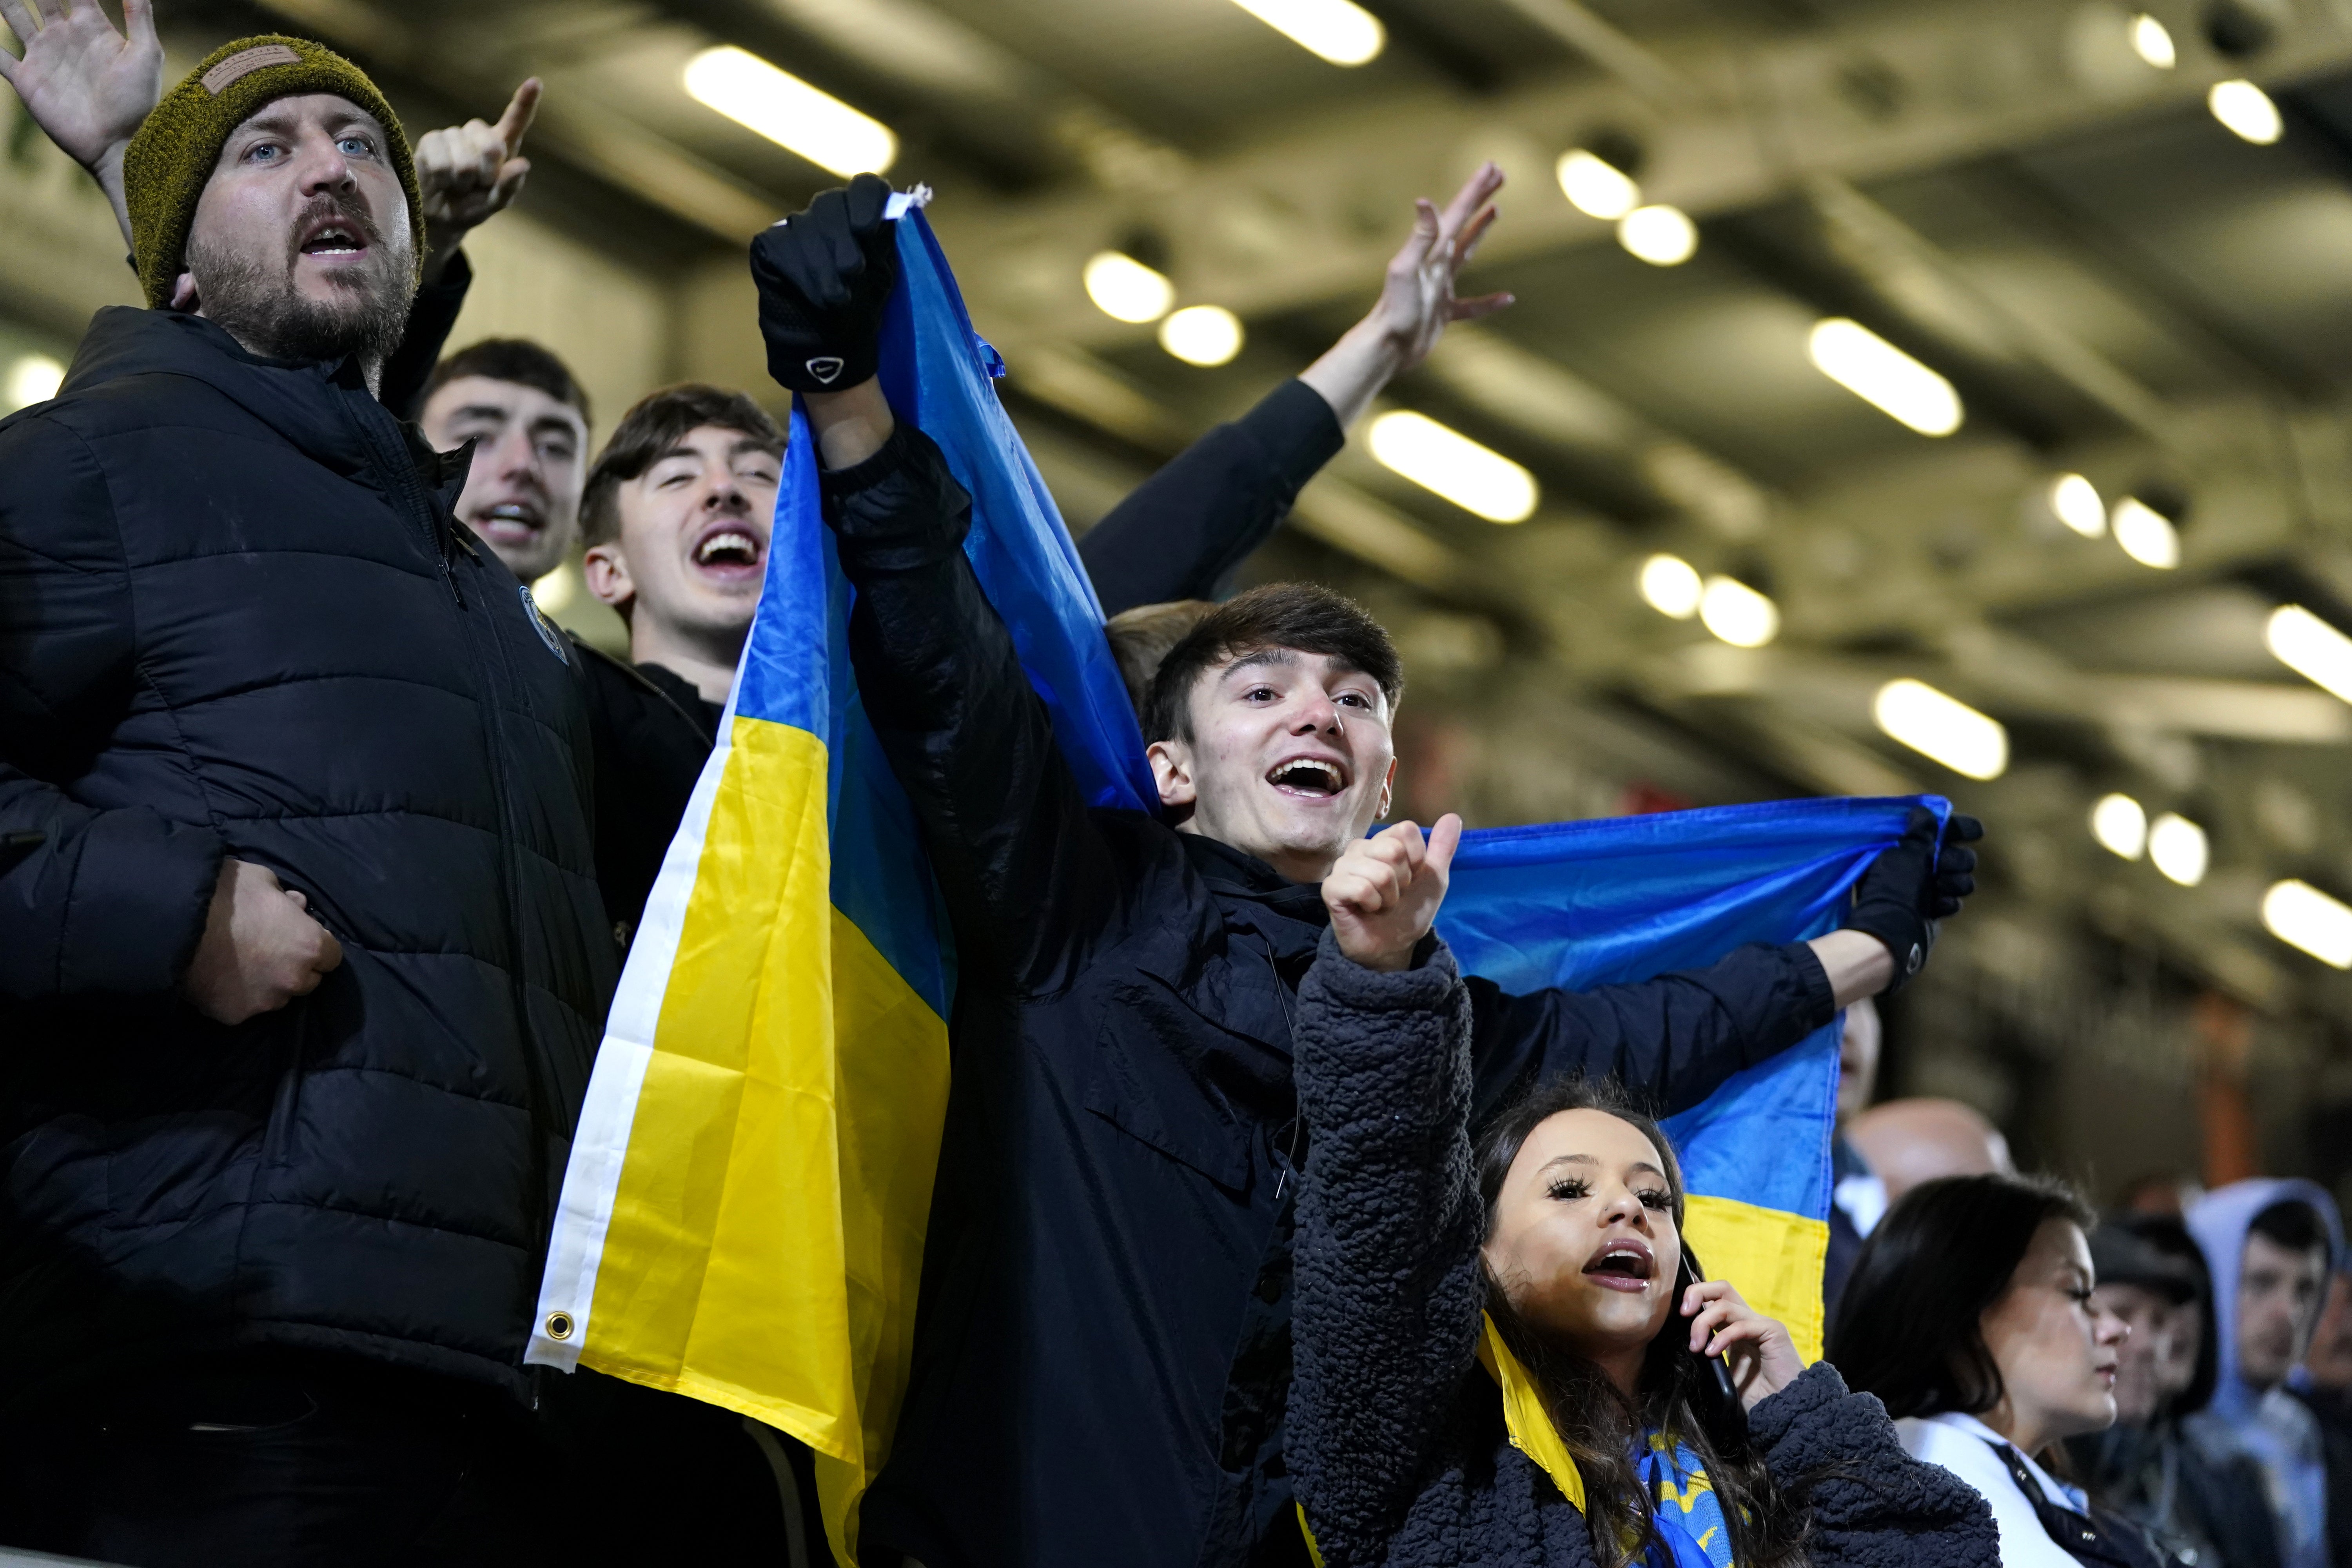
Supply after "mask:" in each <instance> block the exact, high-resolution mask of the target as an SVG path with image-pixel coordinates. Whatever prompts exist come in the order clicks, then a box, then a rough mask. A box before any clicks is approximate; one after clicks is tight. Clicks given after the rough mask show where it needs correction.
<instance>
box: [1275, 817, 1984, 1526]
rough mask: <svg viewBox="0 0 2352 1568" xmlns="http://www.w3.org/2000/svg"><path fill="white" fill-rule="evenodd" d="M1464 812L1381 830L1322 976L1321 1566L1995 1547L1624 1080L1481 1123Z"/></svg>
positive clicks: (1317, 980)
mask: <svg viewBox="0 0 2352 1568" xmlns="http://www.w3.org/2000/svg"><path fill="white" fill-rule="evenodd" d="M1460 832H1461V821H1460V819H1459V818H1457V817H1453V816H1447V817H1444V818H1442V819H1441V820H1440V821H1439V823H1438V825H1437V828H1436V830H1435V831H1434V832H1433V833H1432V834H1431V835H1430V837H1429V840H1428V843H1427V846H1426V848H1425V852H1424V854H1423V856H1422V857H1420V858H1418V860H1417V863H1416V861H1415V860H1413V859H1412V858H1408V859H1406V860H1405V861H1403V862H1402V863H1395V862H1391V861H1390V860H1388V859H1386V858H1383V855H1382V851H1383V848H1384V847H1388V846H1398V845H1402V846H1403V847H1407V848H1411V847H1419V840H1420V837H1421V830H1420V829H1419V828H1418V827H1416V826H1413V825H1412V824H1411V823H1401V824H1399V825H1398V826H1395V827H1392V828H1391V829H1389V830H1388V831H1387V832H1386V833H1383V834H1382V835H1381V837H1380V838H1378V839H1373V840H1359V841H1358V842H1357V843H1356V844H1355V845H1353V846H1351V847H1349V849H1348V851H1347V852H1346V853H1345V854H1343V855H1342V856H1341V857H1340V858H1339V864H1338V865H1337V866H1336V867H1335V868H1333V870H1332V872H1331V874H1330V875H1329V876H1328V877H1327V878H1325V879H1324V880H1323V884H1322V896H1323V900H1324V903H1325V905H1326V906H1327V907H1328V910H1329V911H1330V917H1331V923H1330V926H1329V928H1328V930H1327V931H1325V933H1324V935H1323V937H1322V939H1321V941H1320V942H1319V943H1318V948H1317V952H1316V956H1315V960H1314V963H1313V965H1312V967H1310V968H1309V969H1308V970H1307V975H1306V977H1305V979H1304V981H1303V982H1302V983H1301V984H1300V986H1299V993H1298V1020H1297V1030H1296V1034H1295V1041H1296V1049H1297V1072H1298V1090H1299V1102H1300V1106H1301V1110H1302V1111H1303V1113H1304V1115H1305V1118H1306V1123H1307V1150H1308V1153H1307V1163H1306V1169H1305V1171H1304V1173H1303V1175H1302V1178H1301V1180H1302V1184H1301V1186H1300V1189H1299V1194H1298V1240H1297V1303H1298V1304H1297V1320H1296V1329H1295V1332H1296V1336H1297V1374H1296V1376H1295V1378H1294V1380H1293V1383H1292V1386H1291V1394H1290V1425H1289V1432H1288V1443H1287V1447H1286V1456H1287V1458H1288V1460H1289V1465H1290V1469H1291V1473H1292V1475H1293V1477H1294V1478H1295V1484H1296V1486H1297V1496H1298V1501H1299V1508H1300V1515H1301V1518H1302V1520H1303V1521H1304V1522H1305V1525H1306V1528H1307V1531H1309V1533H1310V1538H1311V1540H1312V1541H1313V1542H1314V1545H1315V1548H1316V1550H1317V1552H1318V1561H1319V1562H1320V1563H1322V1564H1323V1565H1324V1568H1357V1565H1359V1564H1361V1565H1366V1568H1370V1565H1371V1564H1386V1565H1388V1568H1451V1565H1453V1564H1455V1563H1480V1564H1482V1565H1486V1568H1539V1565H1544V1568H1551V1565H1557V1568H1586V1565H1588V1564H1591V1565H1597V1568H1624V1565H1628V1564H1633V1563H1640V1564H1643V1568H1733V1565H1735V1564H1736V1565H1738V1568H1782V1565H1791V1568H1793V1565H1796V1564H1803V1563H1811V1564H1815V1565H1817V1568H1841V1565H1845V1564H1853V1565H1861V1564H1872V1565H1876V1564H1888V1565H1890V1568H1891V1565H1892V1564H1894V1563H1903V1564H1906V1568H1961V1565H1964V1564H1969V1565H1984V1568H1990V1565H1991V1564H1993V1563H1997V1562H1998V1561H1999V1560H2000V1544H1999V1538H1998V1537H1997V1536H1996V1535H1995V1533H1994V1531H1993V1528H1992V1519H1991V1515H1990V1512H1989V1511H1988V1510H1987V1509H1986V1507H1985V1504H1984V1501H1983V1500H1982V1499H1980V1498H1979V1497H1978V1496H1977V1495H1976V1494H1975V1493H1974V1492H1973V1491H1972V1490H1971V1489H1969V1487H1968V1486H1967V1484H1966V1483H1964V1482H1962V1481H1961V1480H1959V1479H1958V1478H1956V1477H1954V1476H1952V1475H1951V1474H1949V1473H1948V1472H1947V1471H1945V1470H1942V1469H1939V1468H1937V1467H1935V1466H1932V1465H1927V1464H1922V1463H1920V1462H1919V1461H1918V1460H1916V1459H1914V1458H1911V1457H1910V1456H1909V1455H1908V1454H1906V1453H1905V1452H1904V1450H1903V1445H1902V1443H1901V1442H1900V1441H1899V1440H1898V1439H1897V1437H1896V1435H1895V1427H1894V1426H1893V1424H1892V1423H1890V1422H1889V1421H1888V1420H1887V1418H1886V1413H1885V1410H1884V1409H1882V1408H1881V1407H1880V1406H1879V1404H1878V1402H1877V1401H1876V1400H1874V1399H1872V1398H1870V1397H1869V1396H1868V1395H1866V1394H1859V1395H1858V1394H1851V1393H1849V1392H1848V1391H1847V1389H1846V1387H1845V1385H1844V1384H1843V1381H1841V1379H1840V1378H1839V1376H1838V1373H1837V1369H1836V1368H1834V1367H1832V1366H1831V1365H1830V1364H1829V1363H1826V1362H1820V1363H1815V1364H1814V1365H1812V1366H1811V1367H1810V1368H1808V1367H1806V1366H1805V1365H1804V1364H1803V1363H1802V1362H1801V1359H1800V1358H1799V1356H1798V1353H1797V1351H1796V1349H1795V1347H1794V1345H1792V1344H1791V1342H1790V1338H1789V1333H1788V1331H1787V1330H1786V1329H1785V1328H1784V1327H1783V1326H1782V1325H1780V1323H1778V1322H1775V1321H1772V1320H1770V1319H1769V1318H1765V1317H1763V1316H1761V1315H1760V1314H1759V1313H1758V1312H1756V1311H1755V1310H1753V1309H1752V1308H1750V1307H1749V1306H1748V1304H1747V1303H1746V1302H1745V1301H1744V1300H1742V1299H1741V1298H1740V1295H1739V1292H1738V1290H1737V1289H1734V1288H1733V1287H1732V1286H1731V1285H1730V1284H1728V1283H1727V1282H1725V1281H1722V1280H1707V1279H1703V1278H1702V1276H1701V1271H1700V1268H1699V1265H1698V1260H1697V1259H1696V1257H1695V1256H1694V1255H1693V1254H1692V1252H1691V1251H1690V1249H1689V1247H1688V1246H1687V1244H1686V1243H1685V1242H1684V1240H1683V1239H1682V1237H1683V1223H1684V1217H1685V1216H1684V1199H1685V1193H1684V1189H1683V1182H1682V1175H1681V1171H1680V1166H1679V1163H1678V1161H1677V1159H1676V1157H1675V1149H1674V1146H1673V1144H1672V1143H1671V1142H1669V1141H1668V1140H1667V1138H1666V1137H1665V1135H1664V1132H1663V1131H1661V1130H1660V1128H1659V1126H1658V1124H1657V1123H1656V1122H1655V1121H1653V1120H1652V1119H1650V1118H1649V1117H1647V1116H1645V1115H1643V1114H1642V1113H1641V1112H1640V1111H1639V1110H1636V1109H1635V1108H1634V1105H1633V1100H1631V1099H1630V1098H1629V1097H1628V1096H1627V1095H1626V1093H1625V1092H1624V1090H1623V1089H1621V1088H1619V1087H1617V1086H1615V1085H1613V1084H1610V1083H1608V1082H1606V1081H1601V1082H1588V1081H1586V1080H1584V1079H1581V1078H1579V1077H1569V1078H1564V1079H1550V1080H1548V1081H1544V1082H1540V1083H1538V1084H1537V1085H1536V1086H1534V1087H1533V1088H1532V1089H1529V1090H1528V1091H1526V1092H1525V1093H1522V1094H1521V1095H1519V1096H1517V1098H1516V1099H1515V1100H1513V1101H1512V1102H1511V1103H1509V1104H1508V1105H1507V1106H1505V1107H1504V1108H1503V1109H1502V1110H1501V1111H1500V1112H1499V1114H1497V1115H1496V1116H1495V1117H1494V1118H1493V1119H1492V1120H1491V1121H1490V1123H1489V1125H1488V1126H1487V1127H1486V1131H1484V1132H1483V1133H1482V1134H1481V1135H1480V1136H1479V1137H1478V1138H1477V1140H1476V1142H1475V1145H1474V1142H1473V1140H1472V1136H1471V1131H1470V1119H1471V1115H1472V1103H1473V1096H1472V1089H1471V1085H1472V1079H1473V1076H1474V1075H1473V1071H1472V1067H1471V1047H1470V1037H1471V1021H1472V1006H1471V999H1470V993H1469V991H1468V989H1467V988H1466V986H1465V983H1464V981H1463V979H1462V977H1461V975H1460V973H1459V972H1458V971H1457V969H1456V967H1455V965H1454V957H1453V954H1452V952H1451V951H1450V950H1449V949H1448V948H1447V947H1446V945H1445V943H1444V942H1443V941H1442V940H1441V939H1440V938H1438V937H1437V936H1435V935H1434V934H1433V931H1432V929H1431V928H1432V922H1433V921H1434V919H1435V916H1436V912H1437V909H1438V906H1439V904H1440V902H1441V901H1442V900H1443V899H1444V892H1445V885H1446V880H1447V876H1448V871H1449V868H1450V862H1451V858H1452V853H1453V849H1454V844H1455V843H1456V842H1457V840H1458V838H1459V835H1460ZM1718 1376H1720V1377H1721V1379H1722V1381H1720V1382H1718V1381H1717V1379H1718Z"/></svg>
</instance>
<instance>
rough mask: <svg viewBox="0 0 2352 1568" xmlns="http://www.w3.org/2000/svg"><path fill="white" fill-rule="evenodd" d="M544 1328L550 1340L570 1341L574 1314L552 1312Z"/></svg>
mask: <svg viewBox="0 0 2352 1568" xmlns="http://www.w3.org/2000/svg"><path fill="white" fill-rule="evenodd" d="M542 1327H544V1328H545V1329H546V1330H547V1337H548V1338H549V1339H551V1340H568V1339H570V1338H571V1337H572V1314H571V1313H569V1312H550V1313H548V1314H547V1321H546V1322H545V1323H544V1324H543V1325H542Z"/></svg>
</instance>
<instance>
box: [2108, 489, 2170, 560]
mask: <svg viewBox="0 0 2352 1568" xmlns="http://www.w3.org/2000/svg"><path fill="white" fill-rule="evenodd" d="M2113 521H2114V522H2115V527H2116V543H2117V544H2120V545H2122V546H2123V547H2124V553H2125V554H2126V555H2128V556H2130V557H2131V558H2132V559H2133V560H2135V561H2137V562H2138V563H2140V564H2141V565H2143V566H2153V567H2155V568H2156V569H2157V570H2158V571H2159V572H2169V571H2171V570H2172V569H2173V568H2174V567H2176V566H2178V565H2179V564H2180V531H2179V529H2176V528H2174V527H2173V526H2172V520H2171V519H2170V518H2168V517H2166V516H2165V515H2164V514H2163V513H2162V512H2160V511H2158V510H2156V509H2155V508H2154V507H2152V506H2149V505H2148V504H2147V502H2146V501H2143V500H2140V499H2139V498H2138V497H2137V496H2126V497H2124V499H2123V500H2119V501H2117V502H2116V513H2115V517H2114V520H2113Z"/></svg>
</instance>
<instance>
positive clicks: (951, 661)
mask: <svg viewBox="0 0 2352 1568" xmlns="http://www.w3.org/2000/svg"><path fill="white" fill-rule="evenodd" d="M824 515H825V521H826V522H828V523H829V524H831V525H832V527H833V530H834V532H835V536H836V537H837V539H838V540H839V542H840V550H841V569H842V572H843V573H844V574H845V575H846V576H847V577H848V578H849V580H850V582H851V583H852V584H854V585H855V586H856V590H857V598H856V605H855V606H854V607H853V608H852V610H851V612H850V618H849V656H850V660H851V663H852V664H853V665H854V666H855V668H856V672H857V686H858V692H859V695H860V697H861V698H862V700H864V703H865V707H866V714H867V716H868V717H869V718H870V719H871V720H872V721H873V722H874V729H875V732H876V734H877V736H878V737H879V739H880V741H881V742H882V748H883V751H884V752H885V753H886V754H887V756H888V757H889V759H890V765H891V769H892V771H893V772H895V773H897V774H898V782H899V784H901V785H903V786H904V787H905V789H906V791H907V794H908V796H909V797H910V799H911V800H912V801H913V803H914V807H915V812H916V815H917V816H918V817H919V819H920V820H921V822H922V824H923V834H924V843H925V847H926V848H927V849H928V850H929V853H930V858H931V868H932V870H933V871H934V872H935V873H936V874H937V875H938V877H939V879H940V891H941V893H942V894H944V895H945V897H946V899H947V902H948V910H949V913H950V917H951V918H952V919H953V921H954V924H955V934H956V946H957V952H958V954H959V960H960V963H961V964H962V965H964V966H966V967H965V973H973V971H972V970H971V968H970V967H969V966H970V965H971V962H972V960H973V959H974V958H978V959H979V960H980V961H981V963H982V964H983V965H985V966H986V967H985V968H984V969H983V970H982V971H981V973H987V974H992V975H996V976H1002V977H1003V980H1004V981H1005V982H1006V983H1008V984H1012V985H1013V986H1014V987H1015V988H1016V989H1018V990H1020V991H1023V992H1030V993H1034V992H1040V991H1053V990H1058V989H1061V988H1062V987H1064V986H1066V984H1068V983H1069V981H1070V979H1071V978H1072V977H1073V976H1074V974H1075V973H1076V969H1077V967H1078V966H1079V964H1080V963H1083V961H1084V957H1085V953H1086V951H1087V947H1088V946H1089V942H1090V938H1091V937H1092V936H1093V935H1094V934H1095V933H1097V932H1098V931H1101V930H1102V929H1103V927H1104V926H1105V925H1106V924H1107V923H1108V920H1109V918H1110V915H1111V913H1112V911H1113V910H1114V909H1115V907H1116V904H1117V900H1118V885H1117V880H1116V878H1115V876H1114V873H1113V870H1112V867H1111V864H1110V854H1109V850H1108V847H1107V846H1106V844H1105V843H1104V841H1103V837H1102V836H1101V834H1100V833H1099V832H1097V829H1096V828H1095V826H1094V824H1093V821H1092V819H1091V818H1090V817H1089V816H1088V815H1087V805H1086V801H1085V797H1084V796H1083V795H1080V794H1079V792H1078V786H1077V782H1076V780H1075V779H1073V778H1072V777H1071V776H1070V770H1069V768H1068V766H1067V765H1066V763H1064V762H1063V760H1062V753H1061V751H1060V749H1059V748H1058V747H1057V746H1056V745H1055V741H1054V731H1053V726H1052V723H1051V721H1050V720H1049V719H1048V718H1047V716H1046V713H1045V704H1044V702H1042V701H1041V700H1039V699H1038V697H1037V694H1036V692H1035V691H1034V690H1033V689H1031V688H1030V685H1029V678H1028V676H1027V674H1026V673H1025V672H1024V670H1023V669H1022V668H1021V659H1020V656H1019V654H1018V653H1016V652H1015V651H1014V648H1013V637H1012V634H1011V633H1010V632H1008V631H1007V630H1006V629H1005V626H1004V622H1003V620H1002V619H1001V618H1000V617H999V616H997V613H996V610H995V607H994V606H993V605H990V604H989V602H988V599H987V597H986V595H983V594H982V592H981V586H980V579H979V578H978V577H977V576H976V575H974V574H973V572H972V569H971V562H970V561H969V560H968V559H967V558H966V557H965V555H964V552H963V539H964V533H965V531H966V530H967V529H968V528H969V527H970V526H971V498H970V497H969V496H967V495H965V494H964V491H963V488H962V487H961V485H959V484H957V483H956V481H955V478H954V476H953V475H951V474H950V473H949V472H948V467H947V463H946V462H945V460H944V459H942V458H940V450H939V448H938V447H935V446H933V445H932V444H931V440H930V437H928V436H925V435H924V434H923V433H922V432H921V431H919V430H918V429H916V428H915V427H914V426H911V425H908V424H906V423H905V422H903V421H901V422H900V423H899V425H898V428H897V429H896V430H895V431H894V432H892V434H891V437H890V439H889V440H888V441H887V442H886V443H885V444H884V445H883V447H882V449H881V450H880V451H878V452H877V453H876V454H875V455H874V456H873V457H871V458H867V459H866V461H865V462H863V463H860V464H858V465H857V466H856V467H855V468H845V469H841V470H838V471H836V472H832V473H828V474H826V475H825V476H824Z"/></svg>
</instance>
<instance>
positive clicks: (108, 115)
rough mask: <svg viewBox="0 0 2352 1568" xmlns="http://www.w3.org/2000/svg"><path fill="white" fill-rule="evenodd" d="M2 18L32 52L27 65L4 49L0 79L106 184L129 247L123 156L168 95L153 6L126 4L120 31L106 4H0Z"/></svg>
mask: <svg viewBox="0 0 2352 1568" xmlns="http://www.w3.org/2000/svg"><path fill="white" fill-rule="evenodd" d="M0 20H5V21H6V22H7V24H8V28H9V31H11V32H13V33H15V34H16V37H17V40H18V41H19V42H21V43H22V44H23V45H24V46H25V54H24V58H22V59H19V58H16V56H14V55H11V54H9V53H8V52H7V51H6V50H5V49H0V80H5V81H6V82H7V83H8V84H9V85H10V86H11V87H14V88H15V89H16V96H17V97H19V98H21V99H23V100H25V111H26V113H27V114H30V115H31V116H32V117H33V123H34V124H36V125H37V126H39V127H40V128H41V130H42V131H43V132H46V133H47V136H48V138H49V140H50V141H52V142H56V143H57V144H58V147H59V148H61V149H62V150H63V151H64V153H65V154H66V156H68V158H71V159H72V160H73V161H74V162H75V163H79V164H80V165H81V166H82V167H83V168H85V169H87V170H89V172H90V174H91V176H92V177H94V178H95V179H96V180H97V181H98V183H99V185H100V188H102V189H103V190H104V191H105V192H106V195H107V199H108V200H110V202H112V203H113V204H114V216H115V221H116V222H117V223H119V224H121V226H122V238H123V243H125V244H126V245H127V244H129V243H130V240H131V217H130V213H129V210H128V209H127V207H126V206H125V205H124V204H123V200H122V150H123V149H124V148H125V147H128V146H129V145H130V144H131V137H132V136H133V135H135V134H136V133H137V132H138V130H139V127H140V124H141V122H142V121H144V120H145V119H146V118H147V115H148V111H149V110H152V109H153V108H154V107H155V105H156V103H157V101H158V100H161V99H162V98H163V45H162V44H161V43H159V42H157V41H156V37H155V16H154V12H153V11H152V9H151V8H150V6H149V4H148V0H122V26H123V30H122V31H121V32H120V33H118V32H116V31H115V30H114V24H113V23H111V22H110V21H108V20H107V19H106V13H105V12H104V11H103V10H101V9H100V6H99V4H98V0H0Z"/></svg>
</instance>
